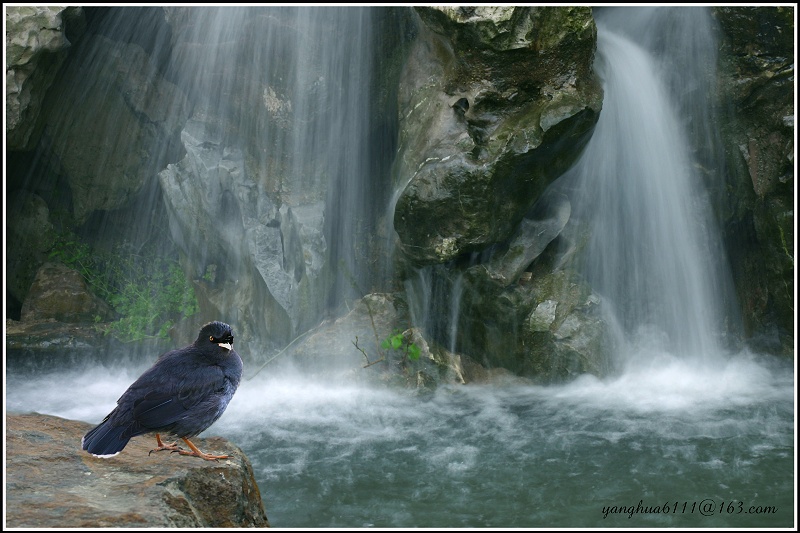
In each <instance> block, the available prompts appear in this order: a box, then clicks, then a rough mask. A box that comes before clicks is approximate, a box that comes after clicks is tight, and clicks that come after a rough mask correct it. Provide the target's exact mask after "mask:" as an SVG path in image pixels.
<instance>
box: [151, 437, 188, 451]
mask: <svg viewBox="0 0 800 533" xmlns="http://www.w3.org/2000/svg"><path fill="white" fill-rule="evenodd" d="M156 444H157V445H158V446H157V447H156V448H153V449H152V450H150V452H149V453H148V454H147V455H150V454H151V453H153V452H160V451H163V450H169V451H171V452H180V451H183V448H181V447H180V446H178V445H177V443H172V444H164V443H163V442H161V435H159V434H158V433H156Z"/></svg>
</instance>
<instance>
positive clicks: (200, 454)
mask: <svg viewBox="0 0 800 533" xmlns="http://www.w3.org/2000/svg"><path fill="white" fill-rule="evenodd" d="M181 438H182V439H183V442H185V443H186V444H187V445H188V446H189V448H191V449H192V451H190V452H187V451H186V450H180V451H178V453H179V454H181V455H192V456H194V457H200V458H201V459H205V460H206V461H216V460H218V459H228V458H229V457H230V455H211V454H210V453H203V452H201V451H200V450H199V449H198V448H197V446H195V445H194V444H192V441H190V440H189V439H187V438H185V437H181ZM176 451H177V450H176Z"/></svg>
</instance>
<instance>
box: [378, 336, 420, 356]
mask: <svg viewBox="0 0 800 533" xmlns="http://www.w3.org/2000/svg"><path fill="white" fill-rule="evenodd" d="M381 348H383V349H384V350H389V349H391V350H397V351H400V352H403V353H404V354H405V355H406V356H407V357H408V358H409V359H411V360H412V361H416V360H417V359H419V356H420V355H421V353H422V350H421V349H420V347H419V346H417V345H416V344H414V343H413V342H411V341H409V340H407V339H406V337H405V335H403V332H402V331H400V330H395V332H394V334H393V335H390V336H389V337H386V338H385V339H383V341H381Z"/></svg>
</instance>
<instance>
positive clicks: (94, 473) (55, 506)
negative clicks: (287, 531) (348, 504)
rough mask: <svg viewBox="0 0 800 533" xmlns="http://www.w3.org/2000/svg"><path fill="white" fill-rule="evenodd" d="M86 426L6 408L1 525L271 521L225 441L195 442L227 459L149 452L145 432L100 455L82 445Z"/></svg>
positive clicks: (241, 459) (239, 457)
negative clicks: (107, 454)
mask: <svg viewBox="0 0 800 533" xmlns="http://www.w3.org/2000/svg"><path fill="white" fill-rule="evenodd" d="M91 427H92V426H91V424H88V423H86V422H79V421H75V420H67V419H64V418H59V417H56V416H50V415H42V414H38V413H32V414H7V416H6V523H5V526H6V527H10V528H51V527H58V528H63V527H66V528H83V527H128V528H133V527H135V528H144V527H269V522H268V521H267V515H266V512H265V510H264V504H263V502H262V500H261V494H260V492H259V489H258V486H257V485H256V481H255V479H254V477H253V468H252V466H251V465H250V461H249V460H248V459H247V457H246V456H245V455H244V453H243V452H242V450H241V449H239V448H238V447H236V446H234V445H233V444H231V443H230V442H228V441H227V440H225V439H222V438H219V437H212V438H207V439H200V438H198V439H193V441H192V442H194V443H195V444H197V446H198V447H199V448H200V449H201V450H203V451H208V452H217V453H225V454H228V455H231V456H232V457H231V458H230V459H227V460H220V461H204V460H202V459H199V458H196V457H187V456H181V455H178V454H169V453H166V452H160V453H155V454H152V455H148V452H149V451H150V449H152V448H153V447H154V446H153V445H154V444H155V439H153V438H152V437H151V436H149V435H143V436H141V437H135V438H134V439H132V440H131V442H130V443H129V444H128V446H127V447H126V448H125V449H124V450H123V451H122V452H121V453H120V454H119V455H117V456H115V457H112V458H109V459H100V458H96V457H92V456H91V455H89V454H87V453H86V452H84V451H82V450H81V449H80V442H81V437H82V436H83V434H84V433H85V432H86V431H87V430H89V429H90V428H91Z"/></svg>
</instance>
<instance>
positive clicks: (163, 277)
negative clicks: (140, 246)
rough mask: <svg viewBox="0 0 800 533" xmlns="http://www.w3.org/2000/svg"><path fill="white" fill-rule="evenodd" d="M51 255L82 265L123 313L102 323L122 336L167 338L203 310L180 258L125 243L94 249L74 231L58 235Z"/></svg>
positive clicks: (83, 271) (96, 291) (92, 282)
mask: <svg viewBox="0 0 800 533" xmlns="http://www.w3.org/2000/svg"><path fill="white" fill-rule="evenodd" d="M50 258H51V259H55V260H58V261H61V262H62V263H64V264H65V265H67V266H69V267H71V268H74V269H75V270H77V271H78V272H79V273H80V274H81V275H82V276H83V278H84V279H85V280H86V282H87V284H88V285H89V288H90V289H91V291H92V292H93V293H94V294H96V295H97V296H98V297H99V298H101V299H102V300H104V301H105V302H107V303H108V304H109V305H110V306H111V307H112V309H113V310H114V311H115V312H116V313H117V315H118V317H119V318H118V319H117V320H115V321H113V322H110V323H108V324H105V325H103V326H98V327H99V328H101V329H102V331H103V332H104V333H106V334H111V335H113V336H114V337H116V338H117V339H119V340H122V341H126V342H127V341H136V340H141V339H144V338H148V337H160V338H165V337H166V336H167V334H168V332H169V329H170V328H171V327H172V326H173V325H174V324H175V322H176V321H178V320H180V319H181V318H183V317H186V316H191V315H193V314H195V313H197V311H198V306H197V298H196V297H195V294H194V289H193V287H192V286H191V284H190V283H189V282H188V281H187V279H186V277H185V276H184V274H183V271H182V270H181V268H180V265H179V264H178V262H177V261H176V260H174V259H170V258H165V257H161V256H159V255H157V254H156V253H154V252H152V253H145V254H141V253H137V252H136V251H134V250H131V249H129V248H127V247H125V246H124V245H121V246H118V247H117V248H116V249H114V250H113V251H112V252H102V251H99V250H94V249H92V247H90V246H89V245H88V244H86V243H85V242H83V241H81V240H80V239H79V238H78V237H77V236H76V235H74V234H72V233H65V234H62V235H59V236H58V237H57V239H56V244H55V246H54V247H53V250H52V251H51V253H50ZM99 320H100V319H99V317H98V319H97V321H99Z"/></svg>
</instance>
